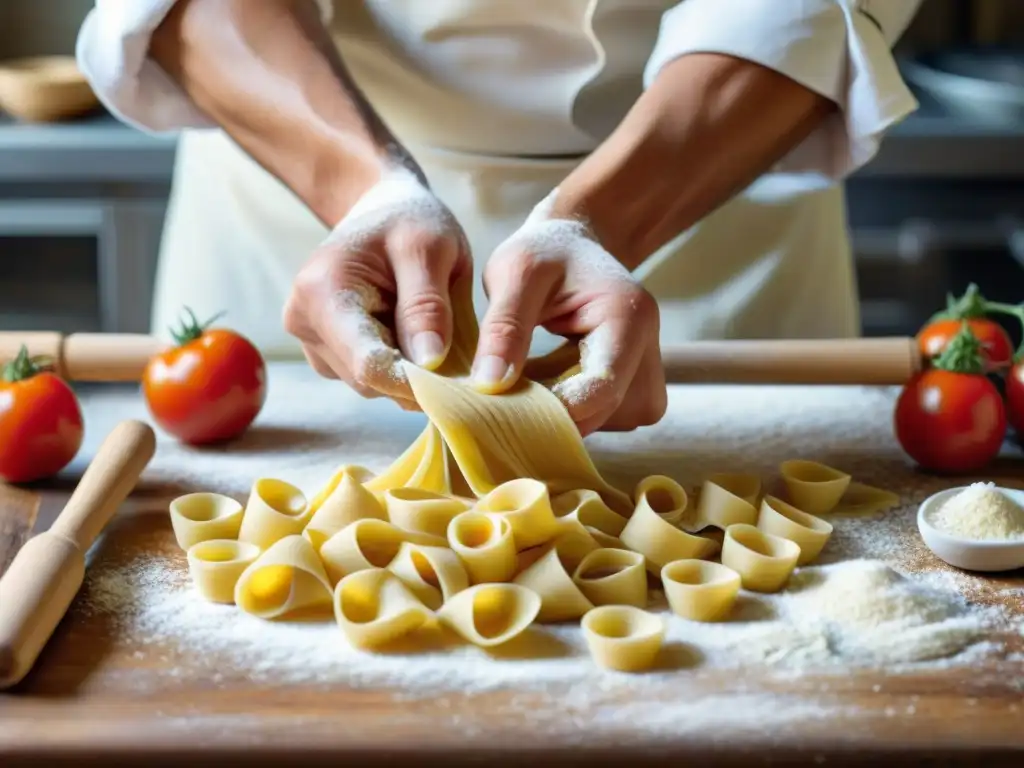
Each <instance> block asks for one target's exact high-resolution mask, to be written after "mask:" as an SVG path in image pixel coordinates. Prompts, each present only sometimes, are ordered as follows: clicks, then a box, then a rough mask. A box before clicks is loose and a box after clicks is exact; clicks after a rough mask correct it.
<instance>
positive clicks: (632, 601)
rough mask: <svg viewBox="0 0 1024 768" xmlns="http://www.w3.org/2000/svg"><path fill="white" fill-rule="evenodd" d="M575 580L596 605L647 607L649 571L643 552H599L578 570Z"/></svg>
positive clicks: (585, 561) (590, 556)
mask: <svg viewBox="0 0 1024 768" xmlns="http://www.w3.org/2000/svg"><path fill="white" fill-rule="evenodd" d="M572 580H573V583H575V584H576V586H577V587H579V590H580V592H582V593H583V594H584V596H585V597H586V598H587V599H588V600H589V601H590V602H591V603H593V604H594V605H632V606H635V607H637V608H646V607H647V569H646V568H645V567H644V556H643V555H641V554H640V553H639V552H630V551H629V550H625V549H598V550H595V551H593V552H591V553H590V554H589V555H587V556H586V557H585V558H583V561H582V562H581V563H580V564H579V565H578V566H577V567H576V571H575V572H574V573H573V575H572Z"/></svg>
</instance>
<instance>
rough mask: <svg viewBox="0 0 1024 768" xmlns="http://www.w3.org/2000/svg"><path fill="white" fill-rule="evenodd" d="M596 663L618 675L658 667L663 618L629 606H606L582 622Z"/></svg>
mask: <svg viewBox="0 0 1024 768" xmlns="http://www.w3.org/2000/svg"><path fill="white" fill-rule="evenodd" d="M580 625H581V626H582V627H583V635H584V637H585V638H586V640H587V647H588V648H589V649H590V655H591V657H592V658H593V659H594V661H595V662H596V663H597V664H598V665H600V666H602V667H605V668H607V669H613V670H617V671H619V672H641V671H644V670H647V669H650V668H651V667H653V666H654V665H655V662H656V661H657V658H658V653H659V651H660V650H661V644H662V640H663V639H664V637H665V622H664V621H662V619H661V617H660V616H656V615H655V614H653V613H648V612H647V611H643V610H641V609H639V608H634V607H633V606H630V605H603V606H600V607H598V608H594V609H593V610H591V611H589V612H588V613H587V614H586V615H585V616H584V617H583V621H582V622H580Z"/></svg>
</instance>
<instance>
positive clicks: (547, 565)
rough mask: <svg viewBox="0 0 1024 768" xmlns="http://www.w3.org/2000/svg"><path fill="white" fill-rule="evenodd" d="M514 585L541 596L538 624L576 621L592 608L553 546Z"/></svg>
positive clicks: (516, 579)
mask: <svg viewBox="0 0 1024 768" xmlns="http://www.w3.org/2000/svg"><path fill="white" fill-rule="evenodd" d="M514 583H516V584H518V585H519V586H521V587H526V588H527V589H529V590H531V591H533V592H535V593H536V594H537V595H539V596H540V612H539V613H538V614H537V621H540V622H557V621H568V620H569V619H578V618H579V617H580V616H582V615H583V614H584V613H586V612H587V611H589V610H590V609H591V608H593V607H594V606H593V604H592V603H591V602H590V601H589V600H588V599H587V597H586V595H584V594H583V592H581V591H580V588H579V587H578V586H576V583H575V582H574V581H573V579H572V576H571V575H570V574H569V572H568V571H567V570H566V568H565V565H564V564H563V563H562V560H561V558H560V557H559V555H558V548H557V547H554V546H549V547H548V548H547V551H546V552H545V553H544V555H543V556H541V557H540V558H539V559H538V560H537V561H536V562H535V563H533V564H532V565H530V566H529V567H528V568H527V569H526V570H524V571H523V572H522V573H520V574H519V575H518V576H516V578H515V581H514Z"/></svg>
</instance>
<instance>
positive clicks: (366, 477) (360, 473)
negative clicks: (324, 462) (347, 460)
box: [309, 464, 373, 514]
mask: <svg viewBox="0 0 1024 768" xmlns="http://www.w3.org/2000/svg"><path fill="white" fill-rule="evenodd" d="M346 476H348V477H351V478H353V479H354V480H355V481H356V482H357V483H359V484H360V485H366V484H367V483H368V482H370V481H371V480H372V479H373V472H371V471H370V470H368V469H367V468H366V467H360V466H359V465H357V464H345V465H344V466H342V467H340V468H338V469H337V470H336V471H335V472H334V474H333V475H331V479H330V480H328V481H327V483H326V485H324V487H323V488H321V489H320V491H319V492H318V493H317V494H316V495H315V496H314V497H313V498H312V499H310V501H309V511H310V512H311V513H313V514H315V513H316V511H317V510H318V509H320V507H321V506H322V505H323V503H324V502H325V501H327V497H328V496H330V495H331V494H332V493H334V490H335V489H336V488H337V487H338V483H340V482H341V481H342V479H343V478H345V477H346Z"/></svg>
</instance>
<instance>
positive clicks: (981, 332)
mask: <svg viewBox="0 0 1024 768" xmlns="http://www.w3.org/2000/svg"><path fill="white" fill-rule="evenodd" d="M965 322H966V323H967V326H968V327H969V328H970V329H971V332H972V333H973V334H974V335H975V337H977V339H978V341H980V342H981V355H982V359H983V360H984V363H985V368H986V370H990V371H991V370H996V369H999V368H1005V367H1006V366H1008V365H1009V364H1010V363H1011V362H1012V360H1013V342H1012V341H1010V335H1009V334H1008V333H1007V332H1006V331H1005V330H1003V326H1001V325H1000V324H999V323H997V322H995V321H994V320H989V319H987V318H984V317H972V318H969V319H967V320H935V321H933V322H930V323H928V325H926V326H925V327H924V328H922V329H921V331H920V332H919V333H918V334H917V344H918V347H919V348H920V350H921V354H922V355H924V356H925V357H927V358H928V359H929V360H930V359H931V358H933V357H935V356H937V355H939V354H940V353H941V352H942V351H943V350H944V349H945V348H946V345H947V344H949V342H950V341H951V340H952V339H953V337H955V336H956V335H957V334H958V333H959V332H960V330H961V328H962V327H963V324H964V323H965Z"/></svg>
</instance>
